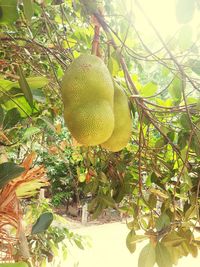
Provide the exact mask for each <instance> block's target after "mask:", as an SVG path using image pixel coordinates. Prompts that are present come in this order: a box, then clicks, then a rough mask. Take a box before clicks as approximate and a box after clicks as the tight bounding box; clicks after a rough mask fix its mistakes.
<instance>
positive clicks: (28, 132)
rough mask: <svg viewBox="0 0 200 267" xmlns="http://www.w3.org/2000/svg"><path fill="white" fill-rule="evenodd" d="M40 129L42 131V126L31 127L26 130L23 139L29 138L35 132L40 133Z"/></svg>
mask: <svg viewBox="0 0 200 267" xmlns="http://www.w3.org/2000/svg"><path fill="white" fill-rule="evenodd" d="M40 131H41V130H40V128H37V127H29V128H28V129H26V131H25V132H24V134H23V139H29V138H30V137H31V136H33V135H34V134H37V133H39V132H40Z"/></svg>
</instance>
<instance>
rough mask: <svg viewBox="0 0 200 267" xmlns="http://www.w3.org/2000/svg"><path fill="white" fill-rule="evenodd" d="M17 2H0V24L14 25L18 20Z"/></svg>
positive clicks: (3, 0) (2, 0)
mask: <svg viewBox="0 0 200 267" xmlns="http://www.w3.org/2000/svg"><path fill="white" fill-rule="evenodd" d="M17 2H18V1H17V0H0V24H12V23H14V22H15V21H16V20H17V18H18V12H17Z"/></svg>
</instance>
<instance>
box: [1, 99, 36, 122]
mask: <svg viewBox="0 0 200 267" xmlns="http://www.w3.org/2000/svg"><path fill="white" fill-rule="evenodd" d="M3 106H4V107H5V108H6V109H7V110H11V109H13V108H15V109H17V110H18V112H19V113H20V116H21V117H22V118H26V117H27V115H31V114H32V113H33V111H34V110H33V109H32V108H31V107H30V105H29V103H28V102H27V100H26V98H25V97H24V96H21V97H12V100H8V101H6V102H5V103H3Z"/></svg>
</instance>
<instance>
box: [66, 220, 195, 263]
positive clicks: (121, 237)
mask: <svg viewBox="0 0 200 267" xmlns="http://www.w3.org/2000/svg"><path fill="white" fill-rule="evenodd" d="M68 223H69V228H71V229H72V230H73V231H74V232H76V233H79V234H81V235H84V236H89V237H90V239H91V247H88V248H86V249H85V250H80V249H78V248H77V247H71V248H70V252H69V257H68V260H67V261H66V262H65V263H63V266H61V267H64V266H66V267H122V266H123V267H137V261H138V256H139V253H140V250H141V249H142V247H143V246H144V245H145V244H146V243H145V241H144V242H142V243H139V244H138V248H137V250H136V252H135V253H134V254H131V253H130V252H129V251H128V249H127V248H126V236H127V234H128V228H127V227H126V224H125V223H124V222H112V223H105V224H97V225H94V224H89V225H86V226H83V225H81V224H80V223H78V222H72V221H71V222H70V221H68ZM70 225H71V226H70ZM188 266H191V267H200V256H199V257H198V258H195V259H194V258H192V257H187V258H183V259H181V260H180V261H179V264H178V265H177V267H188Z"/></svg>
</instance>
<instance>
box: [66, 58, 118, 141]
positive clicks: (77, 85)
mask: <svg viewBox="0 0 200 267" xmlns="http://www.w3.org/2000/svg"><path fill="white" fill-rule="evenodd" d="M62 98H63V103H64V109H65V111H64V118H65V122H66V125H67V127H68V129H69V131H70V132H71V134H72V136H73V137H74V138H75V139H76V140H77V141H78V142H79V143H80V144H83V145H86V146H91V145H98V144H101V143H103V142H105V141H106V140H107V139H108V138H109V137H110V136H111V134H112V132H113V129H114V113H113V101H114V86H113V82H112V78H111V76H110V73H109V70H108V69H107V67H106V65H105V64H104V62H103V61H102V60H101V59H100V58H98V57H96V56H94V55H81V56H80V57H79V58H77V59H75V60H74V62H73V63H72V64H71V65H70V67H69V68H68V69H67V71H66V73H65V75H64V77H63V81H62Z"/></svg>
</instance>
